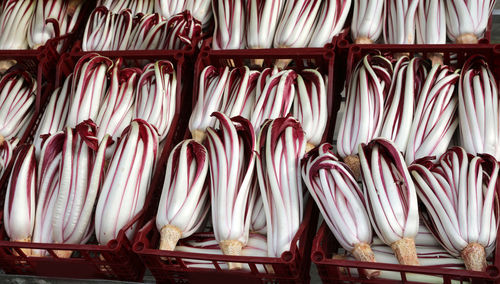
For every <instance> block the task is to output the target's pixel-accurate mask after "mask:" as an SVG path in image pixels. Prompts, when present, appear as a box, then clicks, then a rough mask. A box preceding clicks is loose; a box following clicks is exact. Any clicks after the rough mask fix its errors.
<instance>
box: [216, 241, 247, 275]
mask: <svg viewBox="0 0 500 284" xmlns="http://www.w3.org/2000/svg"><path fill="white" fill-rule="evenodd" d="M219 246H220V248H221V250H222V253H223V254H225V255H238V256H240V255H241V251H242V250H243V243H241V242H240V241H237V240H225V241H221V242H220V243H219ZM227 266H228V267H229V270H234V269H242V268H243V265H242V264H241V263H233V262H228V264H227Z"/></svg>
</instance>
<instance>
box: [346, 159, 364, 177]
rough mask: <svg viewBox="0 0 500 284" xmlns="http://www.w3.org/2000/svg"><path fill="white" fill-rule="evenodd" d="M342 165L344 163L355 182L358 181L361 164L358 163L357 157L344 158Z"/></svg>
mask: <svg viewBox="0 0 500 284" xmlns="http://www.w3.org/2000/svg"><path fill="white" fill-rule="evenodd" d="M344 163H346V164H347V166H349V168H350V169H351V171H352V174H353V176H354V178H355V179H356V180H359V177H360V176H361V164H360V162H359V157H358V155H349V156H347V157H345V158H344Z"/></svg>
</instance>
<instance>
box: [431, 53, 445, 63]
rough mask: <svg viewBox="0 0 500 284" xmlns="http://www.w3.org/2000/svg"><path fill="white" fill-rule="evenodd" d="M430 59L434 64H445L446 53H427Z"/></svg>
mask: <svg viewBox="0 0 500 284" xmlns="http://www.w3.org/2000/svg"><path fill="white" fill-rule="evenodd" d="M427 57H428V58H429V60H430V61H431V62H432V66H434V65H436V64H437V65H443V61H444V60H443V59H444V54H443V53H441V52H435V53H429V54H428V55H427Z"/></svg>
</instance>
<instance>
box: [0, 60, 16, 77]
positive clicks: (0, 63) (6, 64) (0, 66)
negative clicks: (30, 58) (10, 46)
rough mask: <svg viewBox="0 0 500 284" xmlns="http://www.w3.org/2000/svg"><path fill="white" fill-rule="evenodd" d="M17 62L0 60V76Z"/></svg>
mask: <svg viewBox="0 0 500 284" xmlns="http://www.w3.org/2000/svg"><path fill="white" fill-rule="evenodd" d="M16 63H17V61H15V60H13V59H6V60H0V74H4V73H5V72H7V70H9V69H10V67H12V66H14V65H16Z"/></svg>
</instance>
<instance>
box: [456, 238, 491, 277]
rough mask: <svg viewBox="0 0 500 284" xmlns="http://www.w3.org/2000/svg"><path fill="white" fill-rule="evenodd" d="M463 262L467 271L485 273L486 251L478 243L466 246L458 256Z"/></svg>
mask: <svg viewBox="0 0 500 284" xmlns="http://www.w3.org/2000/svg"><path fill="white" fill-rule="evenodd" d="M460 255H461V256H462V258H463V260H464V263H465V267H467V270H472V271H486V266H487V263H486V251H485V250H484V247H483V246H482V245H480V244H478V243H470V244H468V245H467V246H466V247H465V248H464V249H463V250H462V253H461V254H460Z"/></svg>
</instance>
